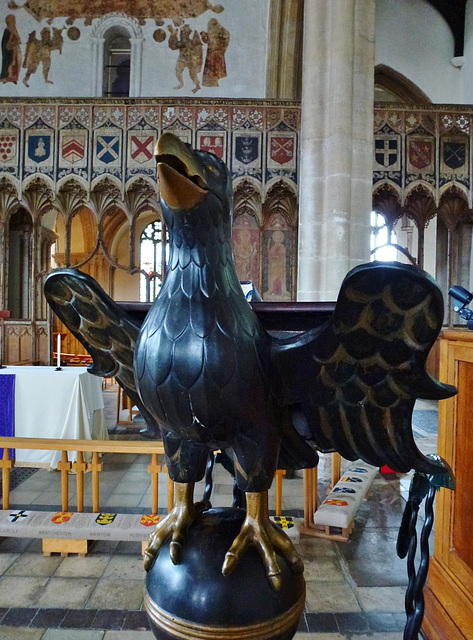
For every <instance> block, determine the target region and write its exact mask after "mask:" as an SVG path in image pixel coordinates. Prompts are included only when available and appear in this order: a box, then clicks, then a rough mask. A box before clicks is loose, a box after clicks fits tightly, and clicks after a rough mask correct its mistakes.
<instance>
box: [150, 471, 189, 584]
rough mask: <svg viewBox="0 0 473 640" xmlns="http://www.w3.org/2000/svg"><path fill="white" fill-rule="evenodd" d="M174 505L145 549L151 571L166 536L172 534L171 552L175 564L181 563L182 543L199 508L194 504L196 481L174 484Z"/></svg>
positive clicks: (151, 536) (157, 527)
mask: <svg viewBox="0 0 473 640" xmlns="http://www.w3.org/2000/svg"><path fill="white" fill-rule="evenodd" d="M174 495H175V501H174V507H173V508H172V509H171V511H170V513H169V514H168V515H167V516H166V517H165V518H164V520H163V521H162V522H159V523H158V524H157V526H156V529H155V530H154V531H153V533H152V534H151V535H150V538H149V544H148V548H147V549H146V551H145V569H146V571H149V570H150V569H151V567H152V566H153V562H154V559H155V558H156V554H157V553H158V551H159V549H160V548H161V546H162V545H163V543H164V541H165V540H166V538H168V537H169V536H170V535H172V540H171V544H170V545H169V554H170V556H171V560H172V561H173V563H174V564H179V562H180V559H181V552H182V545H183V544H184V540H185V538H186V533H187V529H188V528H189V526H190V525H191V524H192V523H193V522H194V520H195V518H196V515H197V512H198V509H196V505H194V483H193V482H189V483H187V484H185V483H181V482H176V483H175V484H174Z"/></svg>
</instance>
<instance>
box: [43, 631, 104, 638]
mask: <svg viewBox="0 0 473 640" xmlns="http://www.w3.org/2000/svg"><path fill="white" fill-rule="evenodd" d="M104 635H105V633H104V631H101V630H98V629H47V630H46V633H45V634H44V635H43V636H42V638H41V640H102V638H103V637H104ZM35 640H36V638H35Z"/></svg>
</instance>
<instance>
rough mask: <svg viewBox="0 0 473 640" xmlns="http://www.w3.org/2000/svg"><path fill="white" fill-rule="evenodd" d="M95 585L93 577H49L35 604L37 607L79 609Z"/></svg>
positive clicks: (95, 581)
mask: <svg viewBox="0 0 473 640" xmlns="http://www.w3.org/2000/svg"><path fill="white" fill-rule="evenodd" d="M96 585H97V580H96V579H94V578H50V579H49V582H48V584H47V585H46V587H45V588H44V589H43V591H42V593H41V595H40V597H39V598H38V603H37V604H38V606H39V607H64V608H65V609H81V608H83V607H84V606H85V603H86V602H87V600H88V599H89V598H90V595H91V593H92V592H93V590H94V588H95V587H96Z"/></svg>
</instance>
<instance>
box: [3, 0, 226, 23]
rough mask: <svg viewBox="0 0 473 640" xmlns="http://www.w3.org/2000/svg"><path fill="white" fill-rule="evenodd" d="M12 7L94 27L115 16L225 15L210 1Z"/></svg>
mask: <svg viewBox="0 0 473 640" xmlns="http://www.w3.org/2000/svg"><path fill="white" fill-rule="evenodd" d="M8 6H9V7H10V9H19V8H20V7H21V8H23V9H26V11H28V12H29V13H30V14H31V15H32V16H34V17H35V18H36V20H38V22H39V21H41V20H51V21H52V20H53V19H54V18H56V17H57V16H65V17H67V18H68V24H72V22H73V21H74V20H76V19H78V18H85V21H86V24H91V22H92V20H93V19H94V18H103V16H105V15H107V14H108V13H112V12H113V13H125V14H127V15H129V16H132V17H133V18H138V19H139V18H145V19H146V18H156V19H159V18H169V19H170V20H182V19H187V18H198V17H199V16H201V15H202V14H204V13H205V12H206V11H209V10H210V11H214V12H215V13H221V12H222V11H223V7H222V5H219V4H216V5H213V4H212V3H211V2H209V0H26V2H25V3H24V4H22V5H18V4H17V3H16V2H15V0H10V1H9V3H8Z"/></svg>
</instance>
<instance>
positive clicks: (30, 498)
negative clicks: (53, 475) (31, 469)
mask: <svg viewBox="0 0 473 640" xmlns="http://www.w3.org/2000/svg"><path fill="white" fill-rule="evenodd" d="M41 494H42V491H39V490H38V489H37V488H35V490H33V491H28V490H27V489H26V487H25V486H24V485H23V484H21V485H20V487H19V488H18V489H13V491H11V492H10V506H11V507H12V508H15V505H19V504H21V505H22V506H25V505H29V504H33V502H34V501H35V500H37V499H38V498H39V497H40V496H41Z"/></svg>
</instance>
